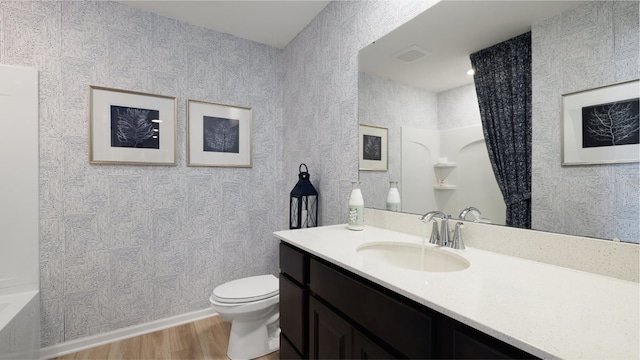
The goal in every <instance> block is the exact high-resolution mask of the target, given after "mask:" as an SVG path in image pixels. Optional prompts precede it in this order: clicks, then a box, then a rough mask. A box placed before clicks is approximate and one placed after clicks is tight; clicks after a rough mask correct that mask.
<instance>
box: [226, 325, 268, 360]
mask: <svg viewBox="0 0 640 360" xmlns="http://www.w3.org/2000/svg"><path fill="white" fill-rule="evenodd" d="M275 317H276V319H275V322H271V323H270V324H268V325H262V326H256V323H255V321H246V320H242V319H235V320H233V321H232V322H231V334H230V335H229V347H228V348H227V356H228V357H229V358H230V359H232V360H240V359H254V358H258V357H261V356H264V355H267V354H270V353H272V352H274V351H277V350H279V349H280V328H279V321H278V316H277V315H276V316H275Z"/></svg>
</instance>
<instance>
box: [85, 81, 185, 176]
mask: <svg viewBox="0 0 640 360" xmlns="http://www.w3.org/2000/svg"><path fill="white" fill-rule="evenodd" d="M176 104H177V102H176V98H175V97H171V96H164V95H154V94H148V93H142V92H137V91H129V90H121V89H113V88H107V87H101V86H90V87H89V163H90V164H114V165H169V166H175V165H176V164H177V162H176V158H177V155H176V154H177V147H176V144H177V124H176V122H177V106H176Z"/></svg>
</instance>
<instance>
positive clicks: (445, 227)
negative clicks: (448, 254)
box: [440, 215, 451, 246]
mask: <svg viewBox="0 0 640 360" xmlns="http://www.w3.org/2000/svg"><path fill="white" fill-rule="evenodd" d="M450 218H451V215H445V216H443V217H442V223H441V224H440V245H441V246H448V245H449V219H450Z"/></svg>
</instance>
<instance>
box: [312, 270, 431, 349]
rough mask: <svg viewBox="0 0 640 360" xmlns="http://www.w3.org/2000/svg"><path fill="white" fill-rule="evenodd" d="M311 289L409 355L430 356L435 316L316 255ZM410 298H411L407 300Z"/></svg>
mask: <svg viewBox="0 0 640 360" xmlns="http://www.w3.org/2000/svg"><path fill="white" fill-rule="evenodd" d="M309 276H310V278H309V285H310V289H311V291H312V292H314V293H316V294H317V295H318V296H319V297H321V298H323V299H324V300H325V301H326V302H328V303H329V304H331V305H333V306H334V307H335V308H336V309H337V310H339V311H340V312H342V313H343V314H344V315H345V316H347V317H349V318H350V319H352V320H353V321H354V322H356V323H358V324H359V325H360V326H361V327H362V328H364V329H367V330H368V331H369V332H370V333H372V334H376V336H377V337H379V338H380V340H382V341H384V342H386V343H387V344H389V345H390V346H391V347H393V348H395V349H397V350H398V351H399V352H400V353H401V354H403V355H405V356H407V357H409V358H420V359H425V358H431V357H432V355H433V353H432V344H431V339H432V332H431V327H432V317H431V316H430V315H427V313H426V312H420V311H418V310H416V309H414V308H413V307H411V306H409V305H407V304H405V303H403V302H401V301H399V300H396V299H394V298H392V297H390V296H389V295H387V294H385V293H383V292H381V291H378V290H376V289H374V288H372V287H369V286H367V285H365V284H364V283H362V282H360V281H362V280H356V279H354V278H352V277H350V276H348V275H346V274H344V273H343V272H341V271H338V270H336V269H334V268H332V267H329V266H327V265H325V264H323V263H321V262H319V261H316V260H315V259H311V260H310V275H309ZM407 301H409V300H407Z"/></svg>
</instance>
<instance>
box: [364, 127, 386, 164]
mask: <svg viewBox="0 0 640 360" xmlns="http://www.w3.org/2000/svg"><path fill="white" fill-rule="evenodd" d="M387 133H388V129H387V128H385V127H381V126H374V125H365V124H360V127H359V134H358V159H359V161H358V163H359V169H360V170H371V171H387V169H388V163H389V162H388V157H387V146H388V139H387Z"/></svg>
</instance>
